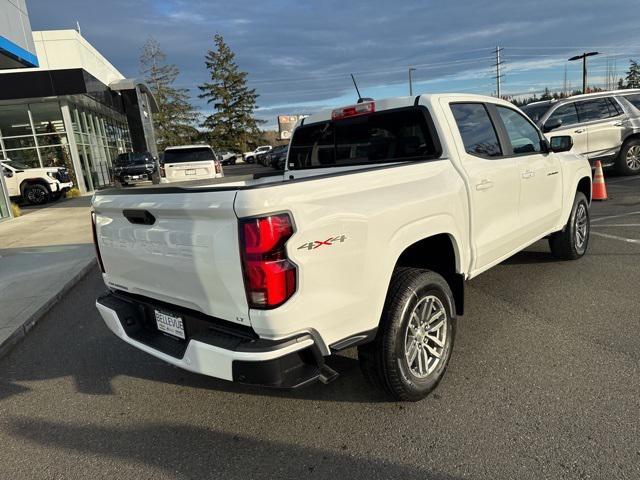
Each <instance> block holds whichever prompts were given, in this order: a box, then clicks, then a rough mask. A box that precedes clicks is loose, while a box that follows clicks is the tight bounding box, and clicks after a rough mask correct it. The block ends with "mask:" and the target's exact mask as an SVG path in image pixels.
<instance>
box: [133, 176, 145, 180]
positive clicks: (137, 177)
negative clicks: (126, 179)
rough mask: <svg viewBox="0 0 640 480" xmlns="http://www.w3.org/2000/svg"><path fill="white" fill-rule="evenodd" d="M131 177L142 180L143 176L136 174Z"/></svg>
mask: <svg viewBox="0 0 640 480" xmlns="http://www.w3.org/2000/svg"><path fill="white" fill-rule="evenodd" d="M131 178H133V179H134V180H140V179H141V178H142V177H141V176H140V175H134V176H133V177H131Z"/></svg>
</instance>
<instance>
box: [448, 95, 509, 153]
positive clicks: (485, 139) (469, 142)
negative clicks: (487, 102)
mask: <svg viewBox="0 0 640 480" xmlns="http://www.w3.org/2000/svg"><path fill="white" fill-rule="evenodd" d="M451 111H452V113H453V116H454V118H455V119H456V124H457V125H458V130H460V135H461V136H462V142H463V143H464V148H465V150H466V152H467V153H469V154H471V155H478V156H481V157H501V156H502V149H501V148H500V142H499V141H498V134H497V133H496V130H495V128H494V126H493V122H491V118H490V117H489V113H488V112H487V109H486V107H485V106H484V105H483V104H482V103H453V104H451Z"/></svg>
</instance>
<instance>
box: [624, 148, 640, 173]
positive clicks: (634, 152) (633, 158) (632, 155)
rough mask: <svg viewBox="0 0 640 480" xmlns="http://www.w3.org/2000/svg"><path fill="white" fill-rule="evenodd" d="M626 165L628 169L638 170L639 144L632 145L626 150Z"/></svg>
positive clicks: (639, 167) (639, 160) (639, 161)
mask: <svg viewBox="0 0 640 480" xmlns="http://www.w3.org/2000/svg"><path fill="white" fill-rule="evenodd" d="M626 161H627V167H629V169H630V170H634V171H635V170H640V145H632V146H631V147H629V150H627V158H626Z"/></svg>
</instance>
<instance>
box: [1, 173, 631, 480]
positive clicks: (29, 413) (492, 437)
mask: <svg viewBox="0 0 640 480" xmlns="http://www.w3.org/2000/svg"><path fill="white" fill-rule="evenodd" d="M225 171H227V168H225ZM607 186H608V188H609V194H610V196H611V197H612V198H611V200H609V201H608V202H604V203H599V204H594V206H593V208H592V215H593V220H594V228H593V233H594V234H593V236H592V238H591V245H590V249H589V252H588V255H587V256H586V257H584V258H583V259H581V260H579V261H576V262H559V261H556V260H554V259H552V258H551V257H550V256H549V253H548V248H547V245H546V243H545V242H539V243H538V244H536V245H534V246H532V247H531V248H529V249H527V250H526V251H524V252H522V253H520V254H518V255H516V256H514V257H513V258H511V259H510V260H508V261H506V262H504V263H503V264H501V265H499V266H497V267H495V268H493V269H492V270H490V271H488V272H486V273H484V274H482V275H480V276H479V277H478V278H476V279H474V280H472V281H470V282H469V283H468V285H467V287H468V288H467V303H466V307H467V311H466V314H465V315H464V317H461V318H460V320H459V323H458V332H457V339H456V344H455V347H454V353H453V357H452V360H451V364H450V366H449V369H448V371H447V373H446V375H445V378H444V379H443V381H442V382H441V383H440V385H439V386H438V388H437V390H436V391H435V392H433V393H432V394H431V395H430V396H429V397H428V398H427V399H426V400H424V401H422V402H418V403H396V402H388V401H386V400H385V398H384V397H382V396H381V395H379V394H377V393H376V392H374V391H372V390H371V389H370V388H369V387H368V385H367V384H366V383H365V381H364V379H363V378H362V376H361V374H360V372H359V369H358V365H357V362H356V359H355V358H356V354H355V351H354V350H349V351H347V352H346V353H344V354H341V355H338V356H335V357H333V358H331V359H330V361H329V364H330V366H332V367H333V368H334V369H335V370H337V371H338V372H340V374H341V375H340V377H339V378H338V379H337V380H336V381H335V382H333V383H331V384H329V385H321V384H317V385H313V386H310V387H308V388H306V389H303V390H299V391H292V392H291V391H277V390H266V389H259V388H252V387H245V386H241V385H234V384H230V383H227V382H223V381H218V380H215V379H210V378H207V377H203V376H198V375H195V374H191V373H189V372H185V371H182V370H179V369H176V368H174V367H171V366H168V365H166V364H164V363H163V362H161V361H159V360H156V359H155V358H153V357H150V356H148V355H146V354H144V353H142V352H140V351H137V350H135V349H134V348H132V347H129V346H128V345H126V344H125V343H123V342H122V341H120V340H119V339H117V338H116V337H115V336H113V335H112V334H111V333H110V332H109V331H108V330H107V328H106V327H105V326H104V324H103V323H102V320H101V319H100V317H99V315H98V313H97V311H96V310H95V307H94V304H93V302H94V299H95V298H96V296H98V295H99V294H100V293H101V292H103V291H104V289H105V288H104V285H103V284H102V281H101V278H100V275H99V274H98V272H97V270H95V269H94V270H93V271H91V272H90V273H89V274H88V275H87V276H86V277H85V278H84V279H83V280H82V281H81V282H80V283H79V284H78V285H77V287H76V288H75V289H73V290H72V291H71V292H69V293H68V294H67V296H66V297H65V298H64V299H63V300H62V301H61V302H60V303H59V304H58V305H57V306H56V307H54V308H53V309H52V310H51V311H50V313H49V314H48V315H47V316H46V317H45V318H44V319H43V320H42V321H41V322H40V323H39V324H38V325H37V326H36V327H35V328H34V329H33V330H32V332H31V333H30V334H29V336H28V337H27V338H26V339H25V340H24V341H23V342H22V343H21V344H20V345H18V346H17V347H16V348H15V349H14V350H13V351H12V352H11V353H10V354H9V355H8V356H6V357H4V358H2V359H0V445H2V448H0V465H1V467H0V477H1V478H11V479H18V478H20V479H23V478H25V479H28V478H37V479H42V478H47V479H48V478H56V479H57V478H65V479H66V478H95V479H98V478H110V479H113V478H117V479H128V478H132V479H136V480H139V479H144V478H154V479H169V478H215V479H227V478H229V479H243V480H246V479H254V478H296V479H299V478H322V479H326V478H350V479H357V478H368V479H373V478H376V479H377V478H379V479H387V478H398V479H410V478H416V479H418V478H419V479H462V478H471V479H480V478H482V479H546V478H549V479H559V478H571V479H573V478H576V479H583V478H592V479H603V478H616V479H637V478H640V440H639V439H640V432H639V430H640V372H639V366H640V365H639V363H640V362H639V360H640V336H639V335H638V332H639V331H640V313H639V306H640V301H639V300H638V293H637V286H638V285H639V284H640V268H639V267H640V178H633V179H629V178H614V179H610V180H609V182H608V184H607Z"/></svg>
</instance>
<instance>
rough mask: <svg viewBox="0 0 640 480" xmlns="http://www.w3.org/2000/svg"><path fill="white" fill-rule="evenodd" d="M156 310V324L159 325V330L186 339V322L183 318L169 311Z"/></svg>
mask: <svg viewBox="0 0 640 480" xmlns="http://www.w3.org/2000/svg"><path fill="white" fill-rule="evenodd" d="M155 312H156V325H157V326H158V330H160V331H161V332H164V333H168V334H169V335H173V336H174V337H178V338H181V339H182V340H184V339H185V335H184V323H183V322H182V318H180V317H176V316H175V315H171V314H168V313H164V312H160V311H158V310H156V311H155Z"/></svg>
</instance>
